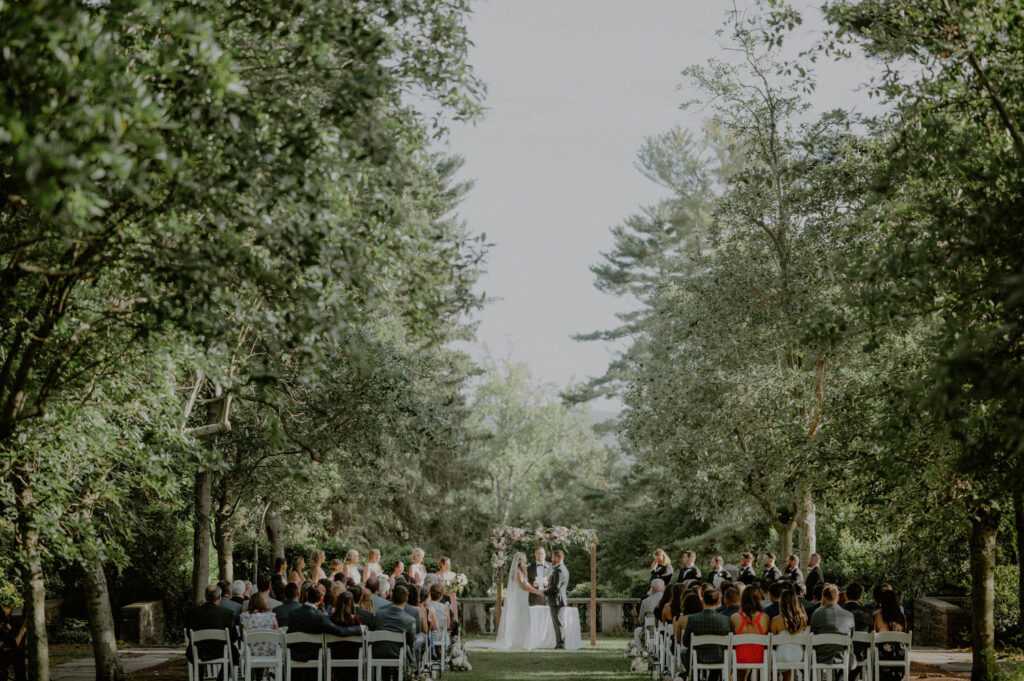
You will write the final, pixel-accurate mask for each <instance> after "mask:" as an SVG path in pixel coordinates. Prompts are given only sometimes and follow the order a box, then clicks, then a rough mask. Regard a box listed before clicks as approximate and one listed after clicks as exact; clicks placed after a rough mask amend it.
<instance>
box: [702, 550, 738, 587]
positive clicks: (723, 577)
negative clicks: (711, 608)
mask: <svg viewBox="0 0 1024 681" xmlns="http://www.w3.org/2000/svg"><path fill="white" fill-rule="evenodd" d="M724 564H725V559H724V558H722V557H721V556H715V557H714V558H712V559H711V572H710V574H708V581H709V582H711V583H712V584H713V585H714V587H715V588H716V589H717V588H719V586H720V585H721V584H722V582H731V581H732V575H730V574H729V573H728V571H726V570H725V568H723V567H722V566H723V565H724Z"/></svg>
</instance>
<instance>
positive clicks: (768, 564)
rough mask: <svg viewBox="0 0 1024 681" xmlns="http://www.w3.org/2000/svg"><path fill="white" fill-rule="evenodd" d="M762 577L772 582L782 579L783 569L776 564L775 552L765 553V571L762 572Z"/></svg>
mask: <svg viewBox="0 0 1024 681" xmlns="http://www.w3.org/2000/svg"><path fill="white" fill-rule="evenodd" d="M761 579H767V580H768V581H770V582H776V581H778V580H780V579H782V570H780V569H779V568H778V567H776V566H775V554H774V553H770V552H769V553H766V554H764V572H763V573H761Z"/></svg>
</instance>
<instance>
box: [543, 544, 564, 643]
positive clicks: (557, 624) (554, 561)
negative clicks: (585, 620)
mask: <svg viewBox="0 0 1024 681" xmlns="http://www.w3.org/2000/svg"><path fill="white" fill-rule="evenodd" d="M564 557H565V554H564V553H562V551H560V550H558V549H556V550H555V552H554V553H552V554H551V577H550V578H549V579H548V586H547V588H546V589H544V595H545V596H547V599H548V607H549V608H550V609H551V625H552V626H553V627H554V628H555V648H556V649H558V650H564V649H565V639H564V638H563V637H562V629H563V627H564V625H565V621H564V620H563V619H562V611H563V610H565V608H566V606H568V605H569V599H568V598H567V597H566V594H565V592H566V589H567V588H568V587H569V570H567V569H566V567H565V564H564V563H562V559H563V558H564Z"/></svg>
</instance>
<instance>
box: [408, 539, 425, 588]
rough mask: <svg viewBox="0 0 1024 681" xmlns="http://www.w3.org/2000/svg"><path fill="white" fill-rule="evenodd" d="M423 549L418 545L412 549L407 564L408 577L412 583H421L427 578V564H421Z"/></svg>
mask: <svg viewBox="0 0 1024 681" xmlns="http://www.w3.org/2000/svg"><path fill="white" fill-rule="evenodd" d="M424 555H425V554H424V553H423V549H421V548H419V547H418V546H417V547H416V548H414V549H413V550H412V563H411V564H410V565H409V577H410V578H412V583H413V584H417V585H422V584H423V583H424V580H426V578H427V566H426V565H424V564H423V556H424Z"/></svg>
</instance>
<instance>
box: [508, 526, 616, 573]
mask: <svg viewBox="0 0 1024 681" xmlns="http://www.w3.org/2000/svg"><path fill="white" fill-rule="evenodd" d="M596 543H597V532H595V531H594V530H586V529H583V528H580V527H565V526H563V525H559V526H556V527H538V528H537V529H535V530H531V529H528V528H525V527H512V526H508V527H498V528H496V529H494V530H492V531H491V546H492V547H494V555H493V556H492V557H491V565H492V566H494V568H495V569H501V568H503V567H505V563H507V562H508V549H509V548H511V547H515V548H521V547H522V546H523V545H525V544H581V545H585V546H590V545H591V544H596Z"/></svg>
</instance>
